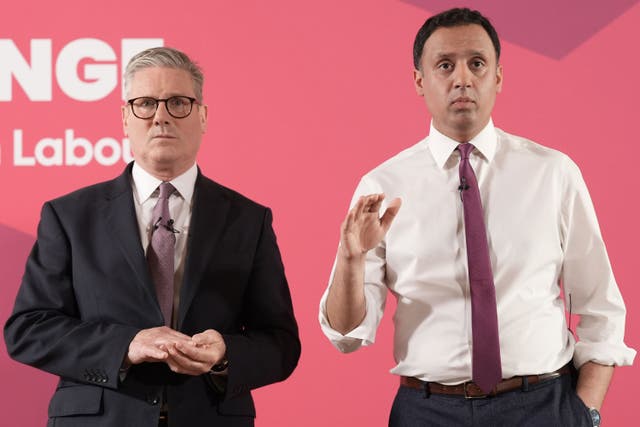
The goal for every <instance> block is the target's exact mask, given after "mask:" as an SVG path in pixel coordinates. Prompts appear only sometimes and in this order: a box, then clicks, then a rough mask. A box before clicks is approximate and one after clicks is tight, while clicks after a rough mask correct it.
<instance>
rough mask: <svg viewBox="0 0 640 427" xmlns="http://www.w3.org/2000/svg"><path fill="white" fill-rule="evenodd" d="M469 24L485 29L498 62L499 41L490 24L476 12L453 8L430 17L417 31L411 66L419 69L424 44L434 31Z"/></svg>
mask: <svg viewBox="0 0 640 427" xmlns="http://www.w3.org/2000/svg"><path fill="white" fill-rule="evenodd" d="M470 24H478V25H481V26H482V28H484V29H485V31H486V32H487V34H489V38H491V43H493V47H494V48H495V50H496V60H500V39H499V38H498V33H497V32H496V29H495V28H493V25H491V22H489V20H488V19H487V18H485V17H484V16H482V14H481V13H480V12H478V11H477V10H471V9H468V8H466V7H465V8H455V9H449V10H445V11H444V12H440V13H439V14H437V15H434V16H432V17H431V18H429V19H427V20H426V21H425V23H424V24H423V25H422V27H420V29H419V30H418V34H416V39H415V41H414V42H413V66H414V67H416V70H419V69H420V59H421V58H422V51H423V50H424V44H425V42H426V41H427V39H428V38H429V37H430V36H431V34H433V32H434V31H435V30H437V29H438V28H441V27H457V26H461V25H470Z"/></svg>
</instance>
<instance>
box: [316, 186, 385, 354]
mask: <svg viewBox="0 0 640 427" xmlns="http://www.w3.org/2000/svg"><path fill="white" fill-rule="evenodd" d="M379 192H381V189H380V188H379V187H378V186H377V185H375V184H374V183H372V182H370V181H367V180H366V178H363V179H362V180H361V181H360V183H359V185H358V187H357V188H356V191H355V193H354V195H353V198H352V200H351V204H350V208H351V207H353V206H354V205H355V203H356V202H357V201H358V198H359V197H360V196H363V195H367V194H373V193H379ZM383 208H384V207H383ZM382 210H383V211H384V209H382ZM385 253H386V251H385V247H384V241H383V242H381V244H380V245H379V246H378V247H376V248H375V249H372V250H370V251H369V252H368V253H367V257H366V265H365V278H364V294H365V303H366V314H365V317H364V319H363V320H362V322H361V323H360V324H359V325H358V326H357V327H355V328H354V329H352V330H351V331H349V332H348V333H347V334H345V335H343V334H341V333H340V332H338V331H336V330H335V329H333V328H332V327H331V325H330V323H329V319H328V318H327V309H326V304H327V298H328V296H329V289H330V287H331V283H332V281H333V276H334V274H335V268H336V263H335V262H334V265H333V269H332V271H331V275H330V277H329V286H328V287H327V289H326V290H325V292H324V294H323V295H322V299H321V300H320V310H319V311H320V313H319V316H318V318H319V321H320V327H321V328H322V332H323V333H324V334H325V335H326V337H327V338H328V339H329V341H331V343H332V344H333V345H334V347H336V348H337V349H338V350H340V351H341V352H343V353H350V352H353V351H355V350H357V349H359V348H360V347H362V346H368V345H371V344H373V342H374V341H375V337H376V330H377V329H378V325H379V324H380V320H381V319H382V314H383V312H384V307H385V303H386V298H387V286H386V284H385V264H386V261H385Z"/></svg>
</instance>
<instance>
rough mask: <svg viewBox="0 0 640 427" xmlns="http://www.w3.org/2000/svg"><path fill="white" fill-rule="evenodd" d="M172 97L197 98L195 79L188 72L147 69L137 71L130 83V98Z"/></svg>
mask: <svg viewBox="0 0 640 427" xmlns="http://www.w3.org/2000/svg"><path fill="white" fill-rule="evenodd" d="M172 95H185V96H195V91H194V87H193V79H192V78H191V75H190V74H189V72H188V71H186V70H181V69H177V68H166V67H147V68H142V69H140V70H138V71H136V72H135V73H134V74H133V76H132V77H131V79H130V81H129V97H131V98H135V97H138V96H153V97H158V98H160V97H165V96H172Z"/></svg>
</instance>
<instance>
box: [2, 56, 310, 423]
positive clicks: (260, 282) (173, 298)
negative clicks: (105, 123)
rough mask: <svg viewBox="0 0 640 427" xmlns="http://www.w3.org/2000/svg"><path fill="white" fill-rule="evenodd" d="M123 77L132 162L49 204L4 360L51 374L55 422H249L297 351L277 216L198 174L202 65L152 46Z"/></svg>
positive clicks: (51, 411) (202, 123)
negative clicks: (257, 396)
mask: <svg viewBox="0 0 640 427" xmlns="http://www.w3.org/2000/svg"><path fill="white" fill-rule="evenodd" d="M124 77H125V79H124V80H125V92H126V93H127V98H128V99H129V101H128V102H127V104H126V105H125V106H123V108H122V118H123V125H124V129H125V133H126V134H127V136H128V137H129V139H130V142H131V149H132V152H133V157H134V162H133V163H132V164H130V165H128V167H127V168H126V170H125V171H124V173H123V174H122V175H121V176H119V177H117V178H116V179H114V180H112V181H108V182H104V183H100V184H96V185H93V186H90V187H86V188H83V189H80V190H78V191H76V192H74V193H71V194H69V195H66V196H64V197H61V198H59V199H56V200H53V201H50V202H47V203H45V205H44V207H43V209H42V216H41V220H40V225H39V227H38V237H37V242H36V244H35V246H34V248H33V250H32V252H31V254H30V256H29V259H28V260H27V266H26V271H25V274H24V277H23V281H22V284H21V287H20V290H19V292H18V296H17V298H16V303H15V307H14V311H13V314H12V315H11V317H10V318H9V320H8V321H7V323H6V325H5V331H4V332H5V340H6V344H7V349H8V351H9V353H10V355H11V356H12V357H13V358H15V359H16V360H18V361H20V362H23V363H26V364H29V365H31V366H34V367H36V368H39V369H42V370H45V371H47V372H50V373H52V374H55V375H58V376H59V377H60V382H59V384H58V387H57V390H56V392H55V394H54V395H53V398H52V399H51V403H50V405H49V425H50V426H54V425H55V426H83V427H86V426H136V427H145V426H148V427H151V426H154V427H155V426H158V425H169V426H190V427H194V426H195V427H197V426H252V425H253V420H254V417H255V408H254V405H253V400H252V398H251V394H250V390H251V389H254V388H257V387H260V386H263V385H266V384H270V383H273V382H277V381H282V380H284V379H285V378H287V377H288V376H289V375H290V374H291V372H292V371H293V369H294V368H295V366H296V364H297V362H298V358H299V356H300V341H299V338H298V329H297V325H296V321H295V318H294V315H293V308H292V305H291V297H290V294H289V289H288V285H287V281H286V278H285V275H284V269H283V265H282V261H281V258H280V253H279V250H278V246H277V244H276V238H275V235H274V232H273V229H272V226H271V222H272V217H271V211H270V210H269V209H268V208H265V207H263V206H260V205H258V204H256V203H254V202H252V201H250V200H248V199H246V198H245V197H243V196H241V195H240V194H238V193H236V192H234V191H232V190H230V189H228V188H225V187H223V186H221V185H219V184H217V183H215V182H213V181H211V180H209V179H207V178H206V177H204V176H203V175H202V174H201V173H200V171H199V169H198V168H197V166H196V154H197V152H198V149H199V146H200V142H201V139H202V134H203V133H204V132H205V130H206V119H207V107H206V106H205V105H203V104H202V84H203V76H202V72H201V70H200V69H199V67H198V66H197V65H196V64H194V63H193V62H192V61H191V60H190V59H189V58H188V57H187V56H186V55H184V54H183V53H182V52H179V51H177V50H174V49H170V48H154V49H148V50H146V51H144V52H141V53H140V54H138V55H136V56H135V57H134V58H132V60H131V61H130V62H129V64H128V66H127V69H126V71H125V76H124ZM166 183H169V184H170V185H168V184H166ZM161 184H162V185H161ZM159 186H160V187H159ZM162 187H166V188H169V190H166V191H167V192H165V195H164V196H161V195H160V192H161V191H160V190H159V189H158V188H162ZM167 194H168V195H167ZM163 203H164V205H163ZM163 208H164V209H165V210H164V211H163V210H162V209H163ZM166 209H168V211H167V210H166ZM158 212H164V214H162V215H164V218H163V217H162V215H160V216H158ZM167 212H168V214H167ZM167 217H169V218H167ZM162 233H164V235H166V236H168V237H167V239H171V240H170V241H171V244H170V245H169V247H170V249H171V253H170V255H169V256H167V255H162V250H160V249H157V248H158V246H157V244H156V242H157V240H156V237H157V236H161V235H162ZM163 239H164V237H163ZM164 241H165V242H166V241H167V240H164ZM165 247H166V246H165ZM163 257H164V258H163ZM152 258H155V261H153V260H152ZM158 260H160V261H158ZM159 265H161V266H164V267H166V266H167V265H169V266H170V267H169V269H170V273H169V276H171V277H170V280H164V279H163V278H162V273H159V271H161V270H162V268H161V267H158V266H159ZM164 267H163V268H164ZM159 277H160V278H159ZM164 277H165V278H166V277H167V276H166V275H165V276H164Z"/></svg>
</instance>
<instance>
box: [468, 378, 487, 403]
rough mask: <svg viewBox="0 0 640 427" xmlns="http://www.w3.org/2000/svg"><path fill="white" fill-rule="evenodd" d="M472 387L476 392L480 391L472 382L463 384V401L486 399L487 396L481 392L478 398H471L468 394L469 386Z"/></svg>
mask: <svg viewBox="0 0 640 427" xmlns="http://www.w3.org/2000/svg"><path fill="white" fill-rule="evenodd" d="M470 385H471V386H474V387H476V388H477V389H478V390H480V391H482V389H481V388H480V387H478V386H477V385H476V384H474V383H473V381H467V382H466V383H464V384H463V389H464V398H465V399H484V398H486V397H488V396H489V395H488V394H486V393H484V392H482V394H480V395H478V396H471V395H470V394H469V386H470Z"/></svg>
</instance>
